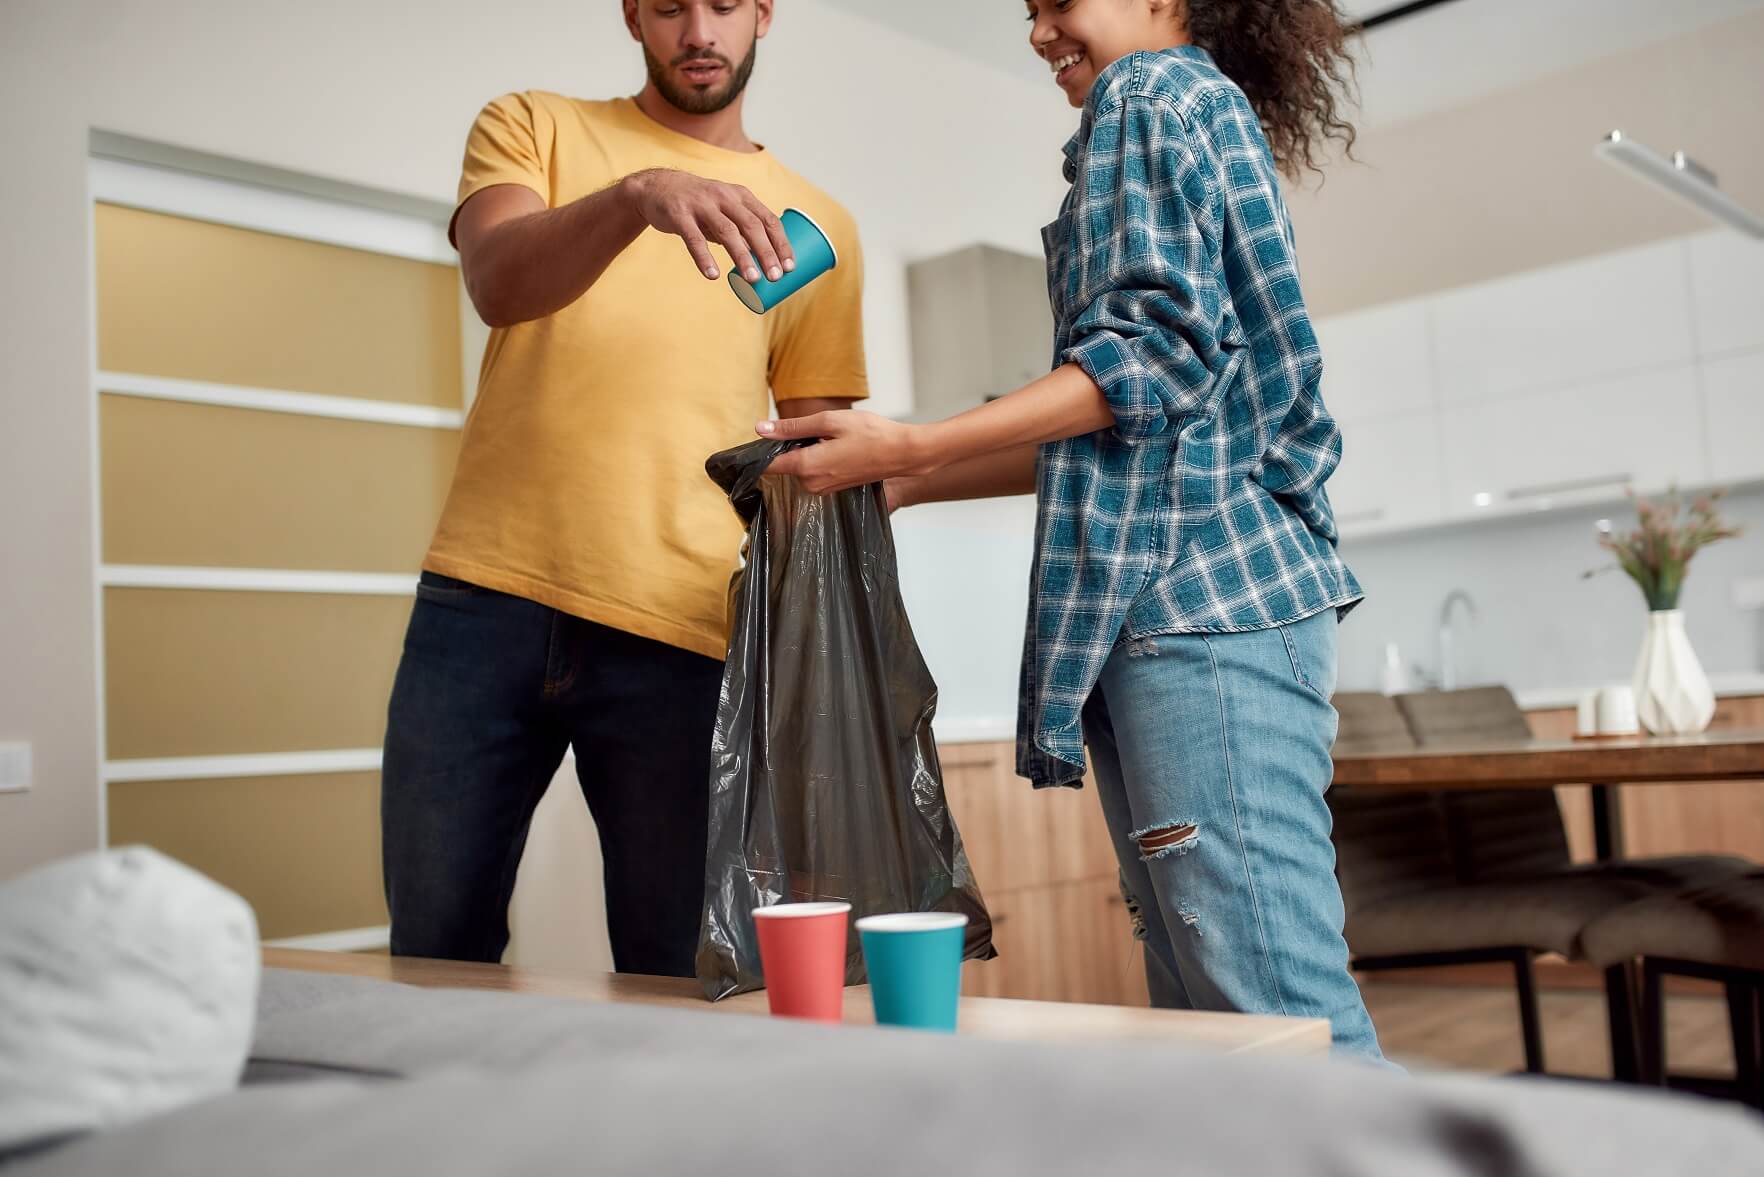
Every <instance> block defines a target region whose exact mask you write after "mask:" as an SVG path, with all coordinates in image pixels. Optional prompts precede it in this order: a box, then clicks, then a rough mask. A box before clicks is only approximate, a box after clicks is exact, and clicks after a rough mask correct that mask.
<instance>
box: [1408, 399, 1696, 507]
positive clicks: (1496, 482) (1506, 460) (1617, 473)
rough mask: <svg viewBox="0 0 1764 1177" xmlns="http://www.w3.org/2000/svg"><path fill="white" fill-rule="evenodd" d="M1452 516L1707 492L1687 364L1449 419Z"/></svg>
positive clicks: (1453, 411) (1454, 409) (1449, 414)
mask: <svg viewBox="0 0 1764 1177" xmlns="http://www.w3.org/2000/svg"><path fill="white" fill-rule="evenodd" d="M1443 426H1444V427H1443V429H1442V431H1441V432H1442V436H1443V437H1444V450H1445V472H1446V473H1445V487H1446V490H1445V493H1446V512H1447V514H1448V515H1450V516H1452V517H1454V518H1464V517H1471V516H1475V515H1478V514H1484V513H1489V514H1507V513H1512V512H1515V511H1525V510H1548V509H1550V508H1553V507H1564V506H1574V505H1577V504H1583V503H1592V502H1599V501H1603V500H1607V499H1610V498H1613V497H1615V496H1617V495H1619V494H1621V493H1622V491H1623V489H1624V488H1625V487H1634V488H1635V489H1636V490H1639V491H1642V492H1655V491H1659V490H1661V489H1664V488H1665V487H1667V486H1671V485H1682V486H1694V485H1697V484H1700V483H1703V482H1706V481H1707V480H1708V477H1709V472H1708V464H1707V462H1706V461H1705V460H1704V457H1703V423H1702V414H1701V410H1700V406H1699V403H1698V397H1697V384H1696V368H1695V366H1694V365H1691V364H1684V365H1680V366H1678V367H1675V368H1668V369H1663V370H1654V371H1647V372H1632V373H1629V374H1627V375H1624V376H1618V377H1615V378H1610V379H1605V380H1598V381H1583V382H1580V383H1578V384H1575V385H1574V386H1572V387H1568V388H1558V389H1556V390H1554V391H1550V392H1539V393H1535V394H1533V395H1531V396H1529V397H1527V398H1525V400H1523V401H1521V402H1511V403H1507V404H1497V405H1453V406H1451V407H1449V408H1447V409H1446V410H1445V413H1444V415H1443Z"/></svg>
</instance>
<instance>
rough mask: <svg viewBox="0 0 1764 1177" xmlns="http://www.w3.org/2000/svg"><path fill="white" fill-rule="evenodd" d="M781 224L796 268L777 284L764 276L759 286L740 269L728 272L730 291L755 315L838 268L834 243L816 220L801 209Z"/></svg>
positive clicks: (791, 210)
mask: <svg viewBox="0 0 1764 1177" xmlns="http://www.w3.org/2000/svg"><path fill="white" fill-rule="evenodd" d="M778 220H779V221H781V222H783V225H784V235H785V236H786V237H789V238H790V248H791V251H792V252H794V253H795V254H796V268H795V269H794V270H786V271H785V273H784V276H783V277H782V278H779V279H778V280H777V281H776V282H773V281H772V280H771V279H769V278H766V277H765V276H763V275H762V276H761V277H760V280H759V281H758V282H749V281H748V280H747V279H746V278H743V277H742V276H741V271H740V270H739V269H734V268H731V269H730V271H729V288H730V289H731V290H733V291H734V292H735V297H737V298H739V299H740V300H741V301H742V303H743V304H745V305H746V307H747V309H748V310H750V311H752V312H753V313H754V314H756V315H763V314H765V313H766V312H767V311H769V310H771V309H772V308H773V307H775V306H777V305H778V304H779V303H781V302H783V301H784V300H785V299H787V298H789V297H790V296H791V295H793V294H795V293H796V292H797V291H798V290H801V289H802V288H803V287H804V286H807V285H808V284H809V283H810V282H813V281H814V280H815V279H816V278H819V277H820V276H821V275H822V274H825V273H826V272H827V271H828V270H831V269H832V268H833V267H834V266H837V265H838V264H839V254H838V252H837V251H836V250H834V248H833V239H832V238H830V237H828V236H827V235H826V234H825V233H823V232H822V231H821V227H820V226H819V225H817V224H815V222H814V218H812V217H810V216H809V215H808V214H807V213H805V212H803V211H802V210H801V209H797V208H787V209H785V210H784V212H783V214H782V215H781V216H779V218H778Z"/></svg>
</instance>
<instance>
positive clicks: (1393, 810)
mask: <svg viewBox="0 0 1764 1177" xmlns="http://www.w3.org/2000/svg"><path fill="white" fill-rule="evenodd" d="M1335 707H1336V710H1337V711H1338V712H1339V713H1340V715H1341V734H1340V736H1339V738H1338V739H1337V740H1336V745H1335V752H1336V755H1338V756H1346V755H1366V754H1370V753H1377V752H1401V751H1405V750H1410V749H1413V748H1415V747H1416V746H1417V743H1416V739H1415V736H1414V733H1412V732H1411V731H1410V730H1409V727H1408V724H1407V723H1406V722H1405V721H1404V719H1403V715H1402V712H1401V711H1400V710H1399V709H1398V707H1397V705H1396V701H1395V700H1393V699H1390V698H1387V697H1386V696H1384V695H1377V694H1362V693H1342V694H1338V695H1336V697H1335ZM1329 804H1330V809H1331V810H1332V811H1333V813H1334V817H1335V832H1334V840H1335V848H1336V875H1337V878H1338V879H1339V880H1340V882H1341V890H1342V898H1343V900H1344V902H1345V904H1346V907H1347V928H1346V936H1347V942H1348V947H1349V949H1350V950H1351V951H1352V953H1353V958H1354V959H1353V966H1354V968H1355V969H1357V970H1359V971H1361V972H1381V971H1387V970H1395V969H1412V968H1433V967H1439V966H1444V965H1462V964H1474V963H1483V962H1500V963H1506V964H1510V965H1512V967H1513V977H1514V984H1515V988H1516V990H1517V993H1518V999H1519V1020H1520V1025H1521V1028H1522V1030H1523V1034H1524V1042H1525V1067H1526V1070H1528V1071H1536V1072H1541V1071H1542V1070H1543V1069H1544V1057H1543V1035H1542V1028H1541V1023H1540V1020H1539V1016H1538V1008H1537V987H1536V983H1535V977H1534V973H1533V969H1532V962H1533V959H1534V957H1535V956H1536V955H1537V953H1538V952H1540V951H1550V950H1554V951H1563V950H1565V949H1572V948H1573V947H1574V943H1575V940H1576V939H1577V937H1578V936H1579V934H1580V930H1581V928H1582V927H1583V926H1584V925H1585V923H1586V921H1587V919H1588V918H1590V915H1589V914H1588V913H1586V912H1583V911H1581V910H1578V909H1576V910H1572V911H1567V912H1564V911H1561V910H1557V909H1556V908H1553V907H1540V906H1539V905H1536V904H1527V903H1524V902H1523V900H1524V899H1525V898H1526V896H1525V895H1524V894H1523V893H1521V892H1520V891H1518V890H1517V889H1515V888H1514V887H1512V886H1511V885H1509V884H1503V883H1498V882H1495V883H1487V884H1483V885H1467V884H1466V883H1465V881H1464V878H1463V873H1462V871H1461V869H1460V866H1459V863H1458V860H1457V859H1458V856H1457V853H1456V852H1455V850H1454V848H1453V839H1452V835H1451V829H1450V824H1449V822H1448V820H1447V808H1448V805H1447V798H1445V797H1444V796H1442V795H1440V794H1435V793H1386V792H1381V791H1376V790H1369V789H1359V790H1355V789H1347V788H1336V789H1331V790H1330V792H1329ZM1615 902H1620V901H1613V905H1614V903H1615ZM1598 910H1604V908H1603V907H1602V906H1601V907H1599V908H1598Z"/></svg>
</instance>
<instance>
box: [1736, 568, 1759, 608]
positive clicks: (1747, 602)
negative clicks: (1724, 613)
mask: <svg viewBox="0 0 1764 1177" xmlns="http://www.w3.org/2000/svg"><path fill="white" fill-rule="evenodd" d="M1733 607H1734V608H1736V609H1764V576H1754V577H1752V578H1751V579H1750V580H1736V581H1734V582H1733Z"/></svg>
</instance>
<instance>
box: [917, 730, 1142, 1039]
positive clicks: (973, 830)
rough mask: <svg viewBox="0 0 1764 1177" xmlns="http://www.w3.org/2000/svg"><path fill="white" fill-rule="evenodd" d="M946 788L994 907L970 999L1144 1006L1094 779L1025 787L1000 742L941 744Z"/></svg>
mask: <svg viewBox="0 0 1764 1177" xmlns="http://www.w3.org/2000/svg"><path fill="white" fill-rule="evenodd" d="M938 753H939V757H940V759H941V760H942V763H943V782H944V791H945V793H946V795H947V796H948V798H949V808H950V813H951V815H952V816H953V817H954V818H955V823H956V828H957V829H958V830H959V831H960V832H961V835H962V841H963V844H964V845H965V847H966V849H967V852H968V862H969V865H970V866H972V867H973V870H974V878H975V880H976V881H977V882H978V883H979V884H980V891H981V894H982V895H983V896H984V897H985V899H986V907H987V910H988V912H990V913H991V915H992V922H993V941H994V944H995V945H996V947H997V948H998V951H999V957H998V959H997V960H993V961H986V962H976V961H970V962H969V963H968V964H967V966H966V967H965V969H964V971H963V981H962V988H963V992H966V993H969V994H971V995H975V996H980V997H1016V998H1023V999H1027V1000H1035V1001H1081V1002H1090V1003H1093V1004H1101V1005H1145V1004H1146V1003H1147V998H1146V990H1145V971H1144V964H1143V957H1142V956H1141V948H1140V945H1139V942H1138V941H1136V940H1135V939H1134V938H1133V928H1132V921H1131V920H1130V919H1129V918H1128V915H1127V906H1126V904H1125V902H1123V900H1122V899H1121V889H1120V883H1119V869H1118V868H1117V866H1116V864H1115V853H1114V849H1113V845H1112V843H1111V842H1110V840H1109V833H1108V827H1107V825H1106V824H1105V823H1104V822H1103V817H1102V806H1101V805H1100V804H1099V803H1098V801H1097V798H1096V791H1095V789H1094V788H1093V787H1092V786H1090V785H1089V784H1086V786H1085V787H1084V788H1083V789H1076V790H1075V789H1039V790H1038V789H1033V788H1031V787H1030V786H1029V783H1028V782H1027V781H1024V780H1022V779H1021V778H1019V777H1018V776H1017V775H1016V773H1015V772H1014V771H1013V768H1012V765H1013V761H1014V757H1015V749H1014V748H1013V746H1012V745H1011V744H1009V743H978V744H945V745H943V746H941V747H940V748H939V749H938Z"/></svg>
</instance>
